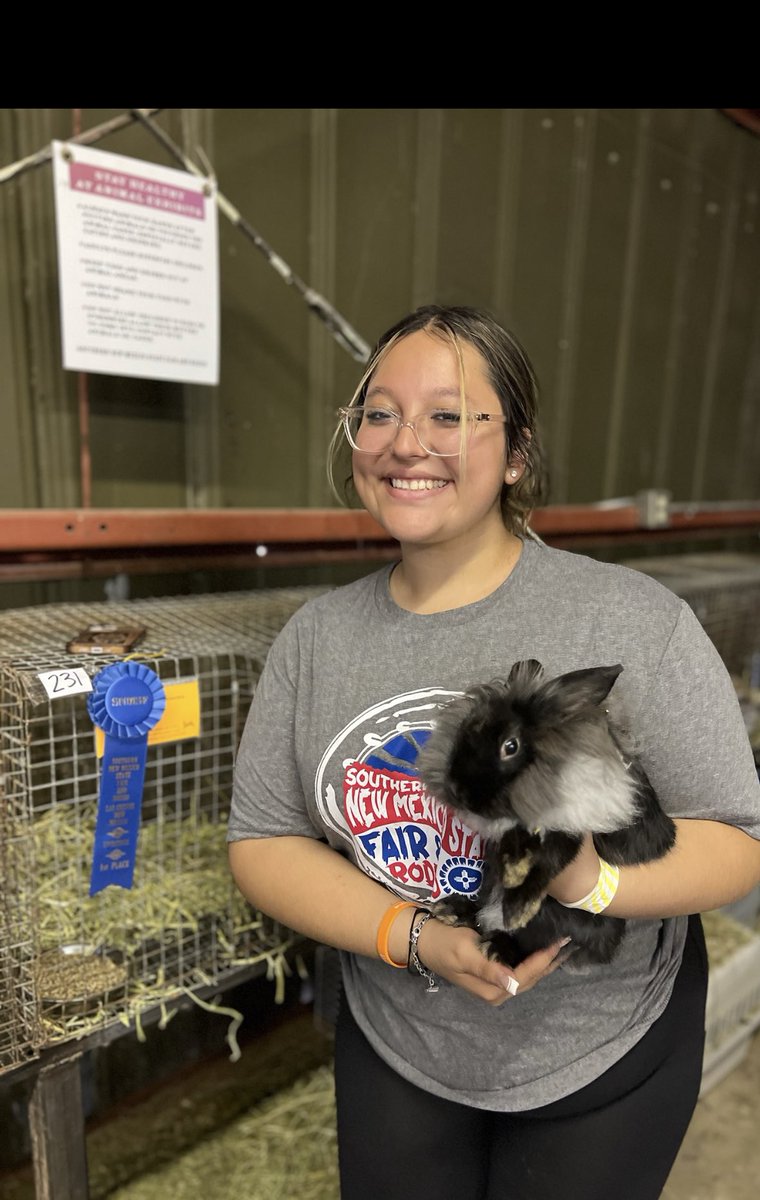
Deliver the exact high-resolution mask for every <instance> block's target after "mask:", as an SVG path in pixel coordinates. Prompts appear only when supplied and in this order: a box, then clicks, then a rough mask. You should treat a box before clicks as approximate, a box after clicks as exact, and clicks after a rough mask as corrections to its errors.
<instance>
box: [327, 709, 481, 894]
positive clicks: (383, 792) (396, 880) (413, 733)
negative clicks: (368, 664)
mask: <svg viewBox="0 0 760 1200" xmlns="http://www.w3.org/2000/svg"><path fill="white" fill-rule="evenodd" d="M458 695H460V693H459V692H451V691H445V690H444V689H442V688H425V689H422V690H421V691H417V692H407V693H405V694H403V695H401V696H394V697H393V698H392V699H390V700H385V701H383V702H381V703H380V704H377V705H375V706H374V707H372V708H369V709H367V710H366V711H365V712H363V713H361V714H360V715H359V716H358V717H356V718H355V720H353V721H351V722H350V723H349V724H348V725H347V726H345V728H344V729H342V730H341V731H340V733H339V734H338V735H337V737H335V738H334V739H333V741H332V742H331V744H330V745H329V746H328V748H327V750H326V751H325V753H324V755H323V757H322V761H321V762H320V764H319V768H318V770H317V775H316V780H315V799H316V803H317V807H318V809H319V811H320V813H321V815H322V818H323V819H324V821H325V822H326V824H327V825H328V826H330V828H332V829H333V830H335V832H336V833H338V834H339V835H340V837H342V838H343V839H344V840H345V841H347V842H350V843H351V844H352V845H353V847H354V850H355V853H356V856H357V858H358V860H359V862H360V863H361V864H362V866H363V868H364V870H365V871H366V872H367V874H368V875H371V876H372V877H373V878H374V879H378V880H379V881H380V882H381V883H384V884H388V885H391V886H392V887H393V889H394V891H396V892H398V893H400V894H401V895H407V896H408V897H409V898H410V899H419V900H423V899H429V900H437V899H438V898H439V897H441V896H448V895H451V893H452V892H456V893H458V894H460V895H467V896H475V895H476V894H477V891H478V889H479V888H480V885H481V882H482V879H483V843H482V839H481V837H480V835H479V834H477V833H475V832H473V830H471V829H470V828H469V827H468V826H467V825H465V824H463V822H462V821H461V820H460V819H459V818H458V817H457V816H455V815H454V813H453V812H451V810H450V809H448V808H447V807H446V805H444V804H441V803H440V802H439V801H438V800H435V799H434V798H433V797H432V796H430V795H429V794H428V793H427V791H426V790H425V787H424V785H423V783H422V781H421V780H420V778H419V776H418V773H417V768H416V761H417V754H418V753H419V751H420V749H421V747H422V746H423V745H424V743H425V741H426V740H427V739H428V738H429V736H430V732H431V730H432V728H433V725H434V722H435V713H436V711H437V709H439V708H441V707H442V706H443V705H445V704H446V703H448V701H450V700H452V699H454V698H455V697H456V696H458Z"/></svg>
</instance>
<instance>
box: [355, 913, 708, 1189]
mask: <svg viewBox="0 0 760 1200" xmlns="http://www.w3.org/2000/svg"><path fill="white" fill-rule="evenodd" d="M539 986H540V984H539ZM706 994H707V954H706V950H705V941H704V935H703V932H702V923H701V920H700V918H699V917H690V918H689V930H688V934H687V938H686V946H685V949H684V956H683V962H682V964H681V967H680V968H679V971H678V975H677V977H676V981H675V985H674V988H673V994H672V997H671V999H670V1001H669V1002H668V1005H667V1008H666V1009H665V1011H664V1013H663V1014H662V1015H661V1016H660V1017H659V1018H658V1019H657V1020H656V1021H655V1022H654V1024H653V1025H652V1026H651V1027H650V1029H649V1030H648V1031H647V1032H646V1034H645V1035H644V1036H643V1037H642V1038H641V1040H640V1041H639V1042H637V1043H636V1045H635V1046H634V1047H633V1048H632V1049H631V1050H629V1051H628V1053H627V1054H625V1055H624V1056H623V1058H621V1059H620V1060H619V1061H618V1062H616V1063H615V1064H614V1065H613V1066H612V1067H610V1068H609V1070H607V1071H605V1072H604V1074H603V1075H601V1076H600V1077H599V1078H598V1079H596V1080H594V1081H593V1082H592V1083H590V1084H588V1085H587V1086H586V1087H584V1088H581V1090H580V1091H578V1092H574V1093H573V1094H572V1095H570V1096H565V1097H563V1099H561V1100H557V1101H555V1102H554V1103H552V1104H547V1105H545V1106H544V1107H542V1108H538V1109H534V1110H532V1111H530V1112H515V1113H500V1112H488V1111H484V1110H483V1109H477V1108H471V1107H469V1106H468V1105H464V1104H456V1103H454V1102H452V1101H450V1100H444V1099H441V1098H440V1097H439V1096H435V1095H433V1094H432V1093H431V1092H426V1091H423V1090H422V1089H420V1088H418V1087H416V1086H415V1085H414V1084H412V1083H409V1082H408V1081H407V1080H405V1079H402V1078H401V1076H400V1075H398V1074H397V1073H396V1072H395V1071H394V1070H393V1069H392V1068H391V1067H389V1066H387V1064H386V1063H385V1062H383V1060H382V1059H381V1058H379V1057H378V1055H377V1054H376V1053H375V1051H374V1050H373V1049H372V1047H371V1046H370V1045H369V1043H368V1042H367V1040H366V1038H365V1037H364V1035H363V1034H362V1032H361V1030H360V1029H359V1027H358V1026H357V1024H356V1022H355V1021H354V1019H353V1017H352V1015H351V1013H350V1010H349V1007H348V1004H347V1003H346V1002H345V1001H342V1003H341V1006H340V1012H339V1015H338V1021H337V1026H336V1035H335V1090H336V1097H337V1114H338V1146H339V1161H340V1181H341V1193H340V1194H341V1198H342V1200H403V1197H404V1196H406V1195H424V1196H431V1197H434V1198H435V1200H609V1198H610V1197H614V1198H615V1200H657V1198H658V1197H659V1196H661V1195H662V1189H663V1188H664V1186H665V1181H666V1179H667V1177H668V1174H669V1172H670V1169H671V1167H672V1165H673V1163H674V1161H675V1158H676V1155H677V1154H678V1151H679V1149H680V1146H681V1143H682V1141H683V1138H684V1135H685V1133H686V1130H687V1127H688V1125H689V1121H690V1120H691V1117H692V1114H693V1112H694V1108H695V1105H696V1102H697V1098H698V1096H699V1087H700V1082H701V1074H702V1056H703V1051H704V1032H705V1020H704V1016H705V1000H706ZM508 1003H511V1001H509V1002H508ZM516 1003H519V999H518V1000H517V1001H516Z"/></svg>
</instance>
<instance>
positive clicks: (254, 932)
mask: <svg viewBox="0 0 760 1200" xmlns="http://www.w3.org/2000/svg"><path fill="white" fill-rule="evenodd" d="M324 590H326V589H324V588H321V587H303V588H292V589H279V588H276V589H268V590H262V591H256V592H233V593H223V594H219V595H202V596H187V597H180V598H166V599H151V600H142V601H126V602H123V603H115V602H104V603H95V604H92V603H85V604H49V605H41V606H37V607H30V608H25V609H18V610H6V611H4V612H2V613H0V1073H2V1072H3V1071H6V1070H9V1069H12V1068H14V1067H16V1066H18V1065H21V1064H23V1063H25V1062H28V1061H30V1060H33V1059H35V1058H37V1057H38V1056H39V1054H40V1052H41V1051H42V1050H43V1049H44V1048H45V1047H47V1046H50V1045H52V1044H54V1043H56V1042H61V1041H66V1040H68V1039H74V1038H80V1037H82V1036H84V1035H85V1034H88V1033H90V1032H92V1031H94V1030H98V1029H103V1028H105V1027H107V1026H109V1025H111V1024H115V1023H118V1022H120V1023H121V1024H123V1025H127V1026H129V1025H130V1023H131V1022H132V1021H134V1022H135V1024H137V1023H139V1021H140V1015H141V1014H142V1013H145V1012H146V1010H150V1009H154V1010H155V1009H156V1007H157V1006H165V1004H166V1002H167V1001H169V1000H171V999H172V998H176V997H177V996H178V995H181V994H182V993H183V992H189V993H190V994H191V995H192V994H193V990H194V989H201V988H203V987H204V986H208V985H215V984H217V983H220V982H222V983H223V982H224V981H225V979H227V978H231V977H232V976H235V975H236V973H239V972H240V971H241V970H242V969H244V968H246V967H250V968H251V969H253V968H254V967H255V966H256V964H259V965H261V966H262V967H266V969H267V970H268V971H269V972H270V973H272V972H273V971H274V973H276V972H277V971H278V970H279V971H280V973H282V969H283V963H284V957H283V956H284V954H285V951H286V950H287V949H289V948H290V946H291V945H292V941H293V935H292V934H291V931H289V930H287V929H284V928H283V927H281V926H279V925H278V924H277V923H276V922H273V921H271V920H270V919H268V918H266V917H264V916H263V914H261V913H259V912H256V911H254V909H253V908H252V907H251V906H250V905H249V904H247V902H246V901H245V900H244V899H243V898H242V896H241V895H240V894H239V892H238V891H237V889H236V887H235V886H234V883H233V881H232V879H231V875H230V872H229V868H228V865H227V854H226V844H225V838H226V819H227V815H228V812H229V802H230V795H231V787H232V776H233V768H234V762H235V754H236V751H237V746H238V743H239V740H240V736H241V733H242V729H243V725H244V723H245V719H246V716H247V713H248V708H249V706H250V703H251V698H252V696H253V692H254V689H255V686H256V683H257V680H258V678H259V676H260V674H261V670H262V667H263V663H264V660H265V658H266V654H267V651H268V649H269V647H270V645H271V643H272V641H273V640H274V638H275V636H276V635H277V633H278V632H279V631H280V629H281V628H282V626H283V625H284V624H285V622H286V621H287V619H288V618H289V617H290V616H291V615H292V613H294V612H295V611H296V609H297V608H299V607H300V606H301V605H302V604H303V603H304V602H305V601H306V600H307V599H308V598H310V597H311V596H313V595H316V594H318V593H320V592H322V591H324ZM98 625H101V626H103V627H111V628H112V627H114V626H124V627H135V626H137V627H142V628H143V629H144V631H145V632H144V634H143V636H142V638H141V639H140V640H139V642H138V643H137V644H136V645H135V647H134V649H133V650H132V651H131V653H130V654H129V655H128V656H126V655H124V654H123V653H122V654H119V653H98V652H97V651H96V650H92V651H80V652H77V651H76V650H74V649H73V648H72V649H71V650H67V648H66V647H67V645H68V644H69V643H70V642H71V641H72V639H74V641H75V639H76V636H77V634H78V633H79V632H80V631H81V630H83V629H84V628H85V627H87V626H96V627H97V626H98ZM101 649H105V647H102V648H101ZM126 658H130V659H132V660H133V661H139V662H140V663H143V664H145V665H146V666H147V667H149V668H150V669H151V670H152V671H154V672H155V673H156V674H157V675H158V677H159V679H160V680H161V684H162V685H163V687H164V689H165V690H166V692H167V694H168V693H169V691H170V690H171V688H173V687H175V688H176V687H183V686H185V687H186V686H187V685H188V684H189V685H190V690H191V692H192V693H193V694H194V695H195V696H196V697H197V709H196V711H197V721H196V723H195V726H194V728H192V729H191V735H189V736H179V737H177V738H176V740H171V741H156V743H155V744H151V737H150V736H149V737H148V745H147V751H146V765H145V775H144V786H143V792H142V807H141V820H140V827H139V834H138V842H137V851H136V857H135V862H134V877H133V879H132V886H131V887H129V888H125V887H120V886H107V887H105V888H103V889H102V890H101V891H98V892H96V893H95V894H94V895H90V894H89V893H90V871H91V867H92V857H93V843H94V835H95V826H96V816H97V809H98V796H99V779H100V772H101V765H102V759H101V757H100V756H101V755H102V747H101V748H100V750H99V749H98V745H97V741H96V730H95V728H94V725H93V721H92V719H91V717H90V715H89V713H88V707H87V693H77V694H65V695H61V696H60V697H56V695H55V694H53V695H52V696H51V695H49V694H48V691H47V689H46V686H44V681H43V679H41V675H44V674H45V673H46V672H50V671H52V672H56V673H57V672H63V671H68V672H69V674H71V672H72V671H74V670H76V669H78V670H79V671H80V672H85V673H86V678H85V680H84V682H85V685H86V684H87V680H88V679H89V680H92V679H93V678H95V677H96V676H97V675H98V673H99V672H100V671H102V670H103V668H104V667H107V666H108V665H110V664H111V663H114V662H118V661H124V660H125V659H126ZM80 678H81V675H80ZM48 686H49V685H48ZM174 732H177V731H176V730H175V731H174ZM180 732H181V731H180Z"/></svg>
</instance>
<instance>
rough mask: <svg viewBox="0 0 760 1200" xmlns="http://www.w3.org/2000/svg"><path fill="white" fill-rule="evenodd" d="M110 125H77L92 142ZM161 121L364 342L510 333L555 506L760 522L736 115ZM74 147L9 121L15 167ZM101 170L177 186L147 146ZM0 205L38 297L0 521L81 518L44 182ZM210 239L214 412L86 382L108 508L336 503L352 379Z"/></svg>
mask: <svg viewBox="0 0 760 1200" xmlns="http://www.w3.org/2000/svg"><path fill="white" fill-rule="evenodd" d="M114 112H115V110H107V111H104V110H83V111H82V113H81V117H80V119H81V123H82V127H83V128H87V127H89V126H90V125H92V124H95V123H96V122H98V121H100V120H103V119H104V118H105V117H106V116H109V115H113V114H114ZM159 120H160V123H161V126H162V128H164V129H165V130H167V131H168V132H169V133H170V135H171V136H172V137H173V138H174V139H175V141H177V142H178V143H179V144H181V145H182V147H183V149H184V150H185V152H186V153H189V154H191V155H192V156H193V158H194V160H195V161H196V162H203V156H205V158H206V159H208V160H209V161H210V162H211V163H212V165H213V168H214V170H215V173H216V176H217V179H218V181H219V186H220V190H221V191H222V193H223V194H224V195H225V196H226V197H227V198H228V199H229V201H230V202H231V203H232V204H233V205H234V206H235V207H236V208H237V209H238V211H239V212H240V213H241V214H242V215H243V216H244V217H245V219H246V220H247V221H248V222H249V223H250V225H251V226H253V227H254V228H255V229H256V230H258V231H259V232H260V234H261V235H262V237H264V238H265V239H266V241H267V242H268V243H269V245H270V246H272V247H273V248H274V249H275V250H276V252H277V253H278V254H279V255H280V257H281V258H282V259H283V260H284V261H285V262H286V263H287V264H288V265H289V266H290V267H291V268H292V270H293V271H294V272H296V273H297V275H298V276H299V277H300V278H301V279H302V280H304V281H305V282H306V283H307V284H309V285H310V286H311V287H313V288H314V289H315V290H316V291H317V292H318V293H321V294H322V295H324V297H325V299H326V300H328V301H329V302H330V303H331V304H332V305H334V307H335V308H336V309H337V310H338V311H339V312H340V313H341V314H342V315H343V316H344V317H345V318H346V319H347V320H348V321H349V322H350V323H351V325H352V326H353V327H354V329H355V330H356V331H357V333H358V334H359V335H360V336H361V337H362V338H364V339H365V340H366V341H367V342H369V343H371V342H372V341H374V339H375V337H376V336H377V335H378V334H379V332H380V331H381V330H382V329H383V328H385V327H386V326H387V325H388V324H389V323H390V322H392V321H394V320H395V319H396V318H397V317H399V316H400V315H401V314H402V313H403V312H405V311H406V310H407V309H409V308H411V307H413V306H414V305H416V304H419V303H425V302H428V301H443V302H456V303H474V304H480V305H484V306H487V307H489V308H491V309H493V310H494V311H495V312H496V314H497V315H498V316H499V317H500V318H501V319H502V320H504V321H505V322H506V323H507V324H508V325H510V326H511V327H512V328H513V329H514V331H515V332H516V333H517V334H518V336H519V337H521V338H522V340H523V341H524V342H525V344H526V347H527V349H528V351H529V353H530V354H531V356H532V358H533V360H534V362H535V364H536V368H537V372H538V375H539V380H540V383H541V386H542V393H543V422H542V423H543V426H544V430H545V433H546V436H547V442H548V446H549V463H550V469H551V481H552V490H551V495H550V499H551V501H552V502H553V503H573V502H581V503H583V502H590V501H595V500H601V499H606V498H611V497H616V496H623V495H631V494H633V493H635V492H636V491H638V490H640V489H643V488H649V487H658V488H666V489H668V490H670V491H671V492H672V493H673V497H674V499H676V500H679V501H687V500H694V501H698V500H717V499H755V498H758V496H759V495H760V435H759V433H758V424H759V423H758V420H757V415H758V403H759V400H760V395H759V393H760V349H759V347H760V338H759V337H758V334H759V333H760V248H759V247H760V240H759V239H758V232H760V231H759V230H758V218H757V210H758V196H759V195H760V139H758V138H757V137H756V136H754V135H753V134H752V133H750V132H749V131H747V130H744V129H742V128H740V127H738V126H737V125H735V124H734V123H733V122H732V121H730V120H729V119H728V118H727V117H725V116H724V115H723V114H721V113H720V112H719V111H717V110H713V109H543V108H534V109H380V108H375V109H371V108H368V109H350V108H347V109H326V110H320V109H313V110H312V109H211V110H165V111H163V112H162V113H161V114H160V118H159ZM70 130H71V113H69V112H68V111H67V110H6V114H5V116H4V120H3V122H2V125H1V126H0V150H1V151H2V159H3V161H4V162H9V161H11V160H12V159H13V157H14V156H16V155H20V154H21V153H30V152H31V151H32V150H34V149H38V148H39V146H40V145H42V144H44V142H45V140H46V139H48V138H50V137H52V136H57V137H61V136H68V134H69V132H70ZM35 143H37V144H35ZM100 145H101V146H102V148H103V149H106V150H109V151H112V152H115V153H126V154H130V155H133V156H135V157H142V158H145V159H148V160H150V161H155V162H159V163H162V164H164V165H178V164H177V163H176V162H173V161H172V160H171V157H170V155H169V154H168V153H167V151H166V150H165V149H164V148H162V146H161V145H160V144H159V143H158V141H157V140H156V139H155V138H153V137H152V136H151V134H150V133H149V131H148V130H146V129H145V128H142V127H140V126H134V127H132V128H130V129H127V130H123V131H121V132H120V133H118V135H112V136H109V137H108V138H106V139H105V140H104V141H103V142H102V143H100ZM11 187H12V188H13V189H14V190H15V197H16V200H15V201H14V200H13V196H12V195H11ZM0 201H2V208H0V211H1V212H2V213H3V225H2V232H0V238H2V239H3V241H4V242H5V246H4V247H3V251H4V254H5V256H6V261H10V262H11V263H12V262H14V261H16V262H18V264H19V266H18V271H19V272H20V273H21V275H20V277H18V276H13V274H12V273H11V275H10V276H9V277H10V278H15V279H16V283H15V291H14V289H13V288H10V289H9V287H8V286H7V285H6V288H5V292H4V293H3V296H4V298H3V311H4V314H5V319H6V322H7V329H11V330H15V331H16V332H15V333H13V332H12V333H11V334H10V341H8V337H9V335H8V334H7V332H6V334H5V343H6V345H9V346H11V347H12V356H13V364H12V365H13V369H12V370H11V371H10V372H7V373H6V376H5V379H6V380H10V382H9V383H8V384H7V396H8V402H7V403H5V404H4V405H3V407H2V412H0V441H2V442H3V443H4V444H5V445H6V446H8V445H13V444H14V443H13V437H14V436H16V441H18V437H17V435H15V434H14V432H13V429H15V428H16V427H15V426H13V421H14V415H13V414H14V411H19V410H20V411H21V412H22V414H23V417H24V419H25V421H26V424H27V427H28V429H29V431H30V433H29V436H30V437H31V446H27V444H26V442H25V451H24V453H22V454H20V455H19V456H18V457H14V466H15V469H14V470H12V471H11V472H8V473H6V476H5V479H4V484H3V486H4V492H3V495H4V503H5V504H6V506H9V507H13V506H17V505H23V504H25V503H30V502H31V503H41V504H44V505H52V504H70V503H77V502H78V495H79V482H78V478H77V475H78V472H79V458H78V429H77V423H78V421H77V409H76V402H75V401H76V396H75V385H76V380H75V378H74V376H73V373H67V372H63V371H62V370H61V368H60V365H59V363H60V350H59V345H58V325H57V320H58V315H57V269H56V263H55V249H54V248H55V238H54V225H53V207H52V182H51V179H50V168H49V166H47V167H42V168H39V169H38V170H36V171H34V172H29V173H28V174H26V175H24V176H23V177H21V178H19V179H18V180H17V181H16V182H15V183H14V184H13V185H5V188H4V192H3V195H2V196H1V197H0ZM17 214H18V215H17ZM16 222H18V224H19V225H20V228H16V227H15V226H16ZM219 228H220V280H221V347H222V363H221V382H220V385H219V388H218V389H213V388H200V387H198V388H194V389H191V388H187V387H183V386H182V385H171V384H160V383H151V382H150V381H145V380H130V379H121V378H116V377H109V376H95V375H91V376H89V377H88V394H89V403H90V409H91V430H90V439H91V453H92V503H93V504H96V505H109V506H115V507H125V506H162V505H174V504H179V505H183V504H187V505H189V506H195V505H200V506H204V505H206V506H207V505H220V506H224V505H229V506H245V507H248V506H285V507H300V506H303V505H321V504H324V503H330V502H331V498H330V494H329V492H328V490H327V486H326V483H325V481H324V462H325V448H326V443H327V441H328V440H329V435H330V432H331V430H332V428H333V421H334V410H335V408H336V407H337V406H338V405H339V404H341V403H344V402H345V401H346V399H347V397H348V396H349V395H350V393H351V390H352V388H353V385H354V383H355V381H356V379H357V377H358V375H359V373H360V364H359V363H357V362H356V361H355V360H354V359H353V358H352V357H351V356H350V355H349V354H347V353H346V351H345V349H344V348H343V347H341V346H340V345H339V344H338V343H337V342H336V340H335V338H334V337H333V336H332V334H331V333H330V331H329V330H328V329H327V328H326V326H325V325H324V323H323V322H322V321H320V319H319V317H318V316H316V315H314V314H313V313H311V312H310V311H309V310H308V308H307V307H306V305H305V304H304V302H303V298H302V297H301V296H300V295H299V294H298V292H297V291H296V289H294V288H293V287H290V288H289V287H288V286H286V284H285V283H284V281H283V279H282V277H281V276H280V275H278V273H277V272H276V271H273V270H272V268H271V266H270V265H269V263H268V262H267V261H266V260H265V258H264V257H263V256H262V255H261V254H260V253H259V252H258V250H257V248H256V247H255V246H254V245H253V244H252V242H251V241H250V240H249V239H246V238H245V237H244V236H243V235H242V234H241V232H240V231H239V230H238V229H236V228H234V227H233V226H232V225H231V224H230V223H229V222H228V221H227V220H226V219H225V217H224V216H222V215H221V214H220V226H219ZM14 239H15V240H14ZM16 242H17V243H18V247H17V246H16V244H15V243H16ZM19 247H20V249H19ZM14 255H15V258H14ZM22 350H23V353H22V352H21V351H22ZM19 364H23V366H22V367H19ZM12 427H13V428H12Z"/></svg>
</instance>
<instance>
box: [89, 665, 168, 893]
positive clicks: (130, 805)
mask: <svg viewBox="0 0 760 1200" xmlns="http://www.w3.org/2000/svg"><path fill="white" fill-rule="evenodd" d="M92 689H93V690H92V691H91V692H90V694H89V696H88V697H87V710H88V712H89V714H90V717H91V719H92V722H93V724H95V725H97V726H98V728H100V729H102V730H103V733H104V734H105V747H104V751H103V762H102V767H101V775H100V793H99V798H98V817H97V822H96V826H95V847H94V850H93V858H92V873H91V875H90V895H91V896H94V895H95V893H96V892H99V891H101V890H102V889H103V888H104V887H108V885H109V883H113V884H117V885H118V886H119V887H124V888H130V887H131V886H132V876H133V874H134V869H135V852H136V849H137V835H138V832H139V829H140V808H141V805H142V794H143V780H144V777H145V759H146V756H147V748H148V733H149V732H150V730H151V729H152V728H153V726H154V725H157V724H158V722H159V721H160V719H161V717H162V715H163V712H164V709H165V708H166V693H165V691H164V686H163V684H162V683H161V680H160V679H159V678H158V675H157V674H156V672H155V671H151V669H150V667H146V666H145V664H144V663H137V662H118V663H112V664H111V666H109V667H104V669H103V670H102V671H100V672H99V673H98V674H97V675H96V676H95V677H94V678H93V680H92Z"/></svg>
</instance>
